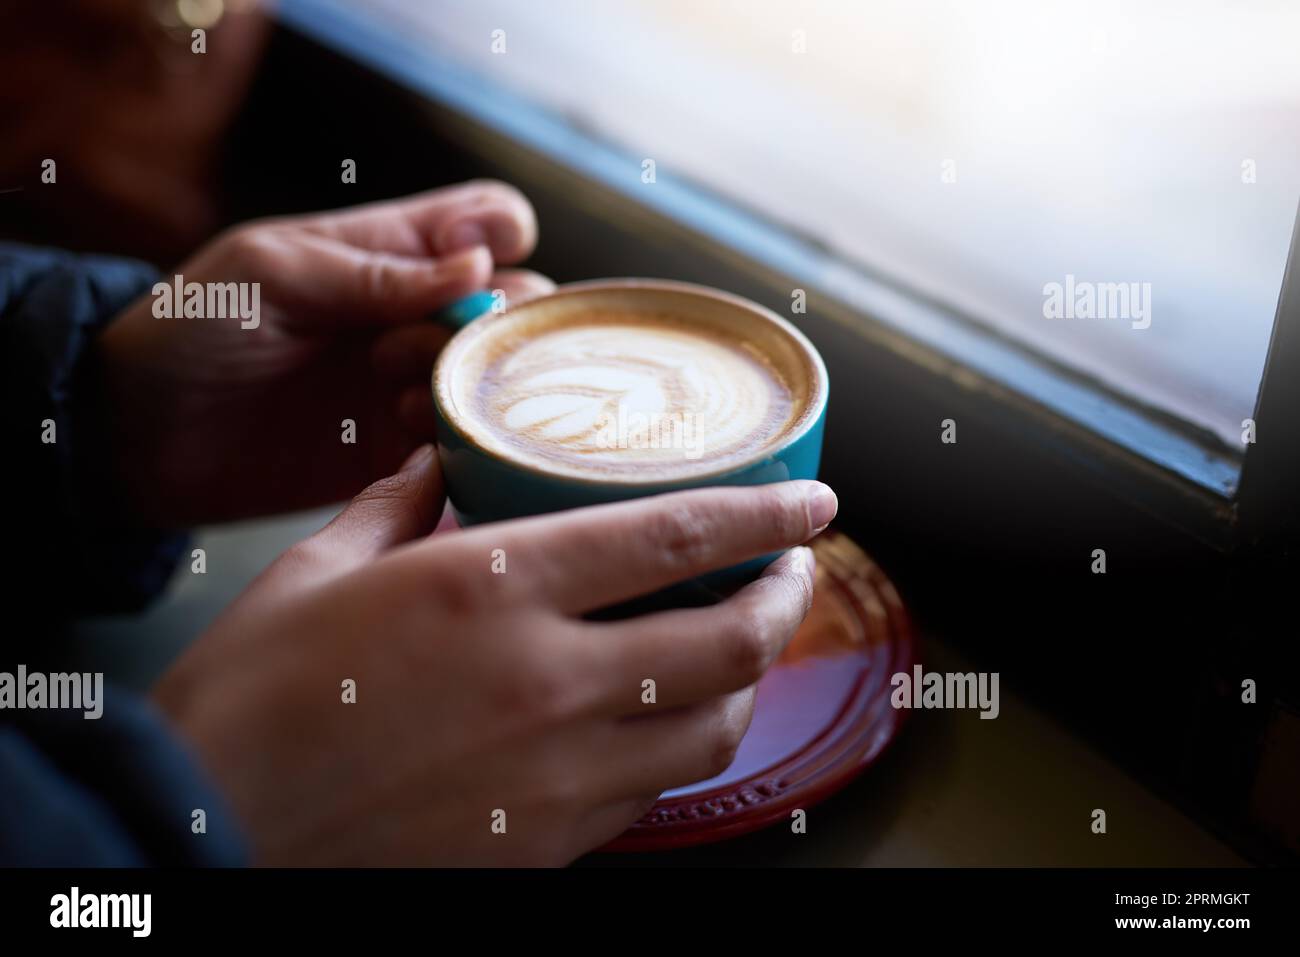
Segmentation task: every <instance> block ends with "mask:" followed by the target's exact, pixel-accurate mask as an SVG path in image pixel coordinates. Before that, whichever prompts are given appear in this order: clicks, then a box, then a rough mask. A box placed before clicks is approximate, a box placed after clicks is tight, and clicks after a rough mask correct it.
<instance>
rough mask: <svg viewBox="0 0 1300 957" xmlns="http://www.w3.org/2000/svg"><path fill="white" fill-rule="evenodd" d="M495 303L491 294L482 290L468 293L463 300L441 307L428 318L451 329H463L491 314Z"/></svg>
mask: <svg viewBox="0 0 1300 957" xmlns="http://www.w3.org/2000/svg"><path fill="white" fill-rule="evenodd" d="M495 301H496V299H495V297H494V296H493V295H492V293H491V292H489V291H488V290H486V289H483V290H480V291H479V292H475V293H470V294H469V295H468V296H466V297H465V298H464V299H457V300H456V301H455V302H453V303H451V305H448V306H443V307H442V308H441V309H439V310H438V311H437V312H435V313H433V314H432V315H430V316H429V318H430V319H432V320H433V321H434V322H440V323H442V324H443V325H444V326H451V328H453V329H464V328H465V327H466V326H468V325H469V324H470V323H471V322H473V321H474V320H475V319H477V318H478V317H479V316H481V315H484V314H485V313H488V312H491V311H492V305H493V303H494V302H495Z"/></svg>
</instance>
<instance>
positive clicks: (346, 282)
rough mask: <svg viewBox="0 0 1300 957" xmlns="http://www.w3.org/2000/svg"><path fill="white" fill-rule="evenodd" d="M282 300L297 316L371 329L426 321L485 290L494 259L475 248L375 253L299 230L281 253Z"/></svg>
mask: <svg viewBox="0 0 1300 957" xmlns="http://www.w3.org/2000/svg"><path fill="white" fill-rule="evenodd" d="M276 262H277V267H278V268H279V270H280V275H279V276H278V281H277V290H278V295H279V298H280V300H281V305H283V306H284V307H285V312H286V314H287V315H288V316H290V317H309V319H310V321H311V322H312V323H313V326H314V328H316V329H319V328H320V326H321V325H322V324H323V325H333V326H338V327H348V326H352V327H366V326H373V325H395V324H397V323H403V322H411V321H414V320H417V319H423V318H424V317H425V316H427V315H428V314H429V313H430V312H433V311H435V310H437V309H440V308H442V307H443V306H446V305H448V304H449V303H452V302H454V301H456V300H457V299H460V298H462V297H464V296H467V295H469V294H470V293H472V292H477V291H478V290H480V289H482V288H483V287H484V286H485V285H486V284H487V281H488V279H489V278H490V277H491V275H492V257H491V255H490V254H489V253H488V250H487V249H486V248H485V247H483V246H476V247H474V248H472V249H467V250H465V251H463V252H459V253H454V254H452V255H450V256H446V257H444V258H442V259H418V258H414V257H408V256H401V255H397V254H394V253H387V252H372V251H370V250H365V249H359V248H357V247H355V246H348V245H344V244H342V243H338V242H334V241H333V240H329V239H325V238H323V237H320V236H312V235H306V234H304V235H298V236H296V237H294V244H293V248H292V249H291V250H283V249H282V250H280V251H279V255H278V256H277V258H276Z"/></svg>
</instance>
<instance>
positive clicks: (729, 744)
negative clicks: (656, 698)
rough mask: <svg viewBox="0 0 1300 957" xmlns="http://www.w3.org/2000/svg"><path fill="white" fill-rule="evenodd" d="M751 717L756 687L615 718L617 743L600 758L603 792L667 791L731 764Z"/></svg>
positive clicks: (624, 795)
mask: <svg viewBox="0 0 1300 957" xmlns="http://www.w3.org/2000/svg"><path fill="white" fill-rule="evenodd" d="M753 716H754V689H753V688H745V689H743V690H741V691H737V692H734V693H732V694H729V695H725V696H723V697H721V698H715V699H713V700H712V701H706V702H702V703H700V704H697V705H695V706H694V707H690V708H678V709H677V710H675V711H670V712H667V713H665V714H659V715H654V716H653V717H644V718H634V719H630V720H625V721H621V722H619V725H618V728H617V729H616V731H615V732H614V740H615V741H617V742H618V743H617V746H616V747H615V748H614V749H613V752H612V753H611V754H610V755H609V756H608V757H607V758H606V760H605V761H604V762H603V764H602V767H603V768H604V770H605V771H606V773H607V775H608V777H607V779H606V784H605V786H604V787H605V790H607V791H608V792H609V793H610V794H612V795H614V796H615V797H617V798H623V799H627V798H634V797H635V796H637V795H643V794H646V793H647V792H650V791H659V792H663V791H667V790H668V789H669V788H676V787H684V786H685V785H688V784H695V783H696V782H698V781H707V780H708V779H709V778H712V777H716V776H717V775H719V774H722V773H723V772H724V771H726V770H727V768H729V767H731V764H732V762H733V761H734V760H735V759H736V752H737V751H738V750H739V749H740V742H741V740H742V739H743V738H744V737H745V732H746V731H748V730H749V723H750V721H751V719H752V718H753Z"/></svg>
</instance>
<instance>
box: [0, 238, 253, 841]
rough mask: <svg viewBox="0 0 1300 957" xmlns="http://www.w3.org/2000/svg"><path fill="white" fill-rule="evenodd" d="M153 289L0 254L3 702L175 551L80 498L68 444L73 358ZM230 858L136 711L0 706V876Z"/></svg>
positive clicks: (233, 834)
mask: <svg viewBox="0 0 1300 957" xmlns="http://www.w3.org/2000/svg"><path fill="white" fill-rule="evenodd" d="M153 280H154V272H153V270H152V269H151V268H150V267H148V266H146V265H144V264H143V263H137V262H130V261H127V260H120V259H109V258H104V257H93V256H74V255H71V254H67V253H63V252H59V251H57V250H49V249H34V248H29V247H23V246H16V245H11V244H4V243H0V440H2V441H3V443H4V448H5V464H4V468H3V469H0V494H2V495H3V498H0V501H2V502H4V504H5V511H6V536H5V550H6V552H7V553H8V555H9V557H10V558H16V559H17V561H15V562H10V563H8V564H9V568H8V569H7V570H6V571H5V572H4V601H5V617H6V622H5V625H4V627H2V628H0V681H3V680H4V678H5V677H6V675H7V676H8V680H9V688H10V690H11V692H12V691H16V693H18V694H22V693H24V689H21V688H18V689H15V688H14V684H13V683H14V679H15V678H16V676H17V673H18V665H20V664H22V665H25V666H26V668H27V669H28V670H29V671H31V670H40V669H41V668H42V665H43V664H44V663H47V662H50V661H53V660H58V655H57V654H54V655H51V654H49V651H50V646H52V645H53V644H54V642H55V641H56V639H57V631H58V623H59V621H60V619H61V618H64V617H68V616H72V615H75V614H78V613H82V612H91V611H123V610H130V609H136V608H139V607H141V606H142V605H143V604H144V603H145V602H147V601H148V600H149V599H150V598H152V597H153V596H154V595H156V594H157V593H158V592H159V591H161V589H162V588H163V586H164V585H165V584H166V582H167V579H168V577H169V576H170V574H171V571H172V569H173V567H174V565H175V562H176V559H177V558H178V557H179V555H180V554H182V553H183V551H184V549H185V547H186V542H187V540H186V538H185V536H184V535H183V534H180V533H175V532H171V533H169V532H159V531H156V530H142V529H138V528H132V527H130V525H129V524H127V523H126V522H125V521H124V520H122V519H121V518H120V517H119V516H115V515H111V514H103V513H104V511H105V510H104V509H103V508H102V507H101V508H99V509H92V508H90V507H88V506H87V505H85V504H84V503H83V500H82V496H81V494H80V493H79V489H81V488H84V483H83V482H80V481H79V473H81V472H82V470H84V469H86V468H87V467H88V465H89V463H87V462H86V461H85V458H86V455H87V451H88V449H89V448H90V447H91V446H92V443H91V442H90V441H89V437H88V436H85V435H78V427H79V423H81V422H83V421H88V419H87V418H86V417H85V416H84V415H83V414H82V406H84V403H85V402H87V401H88V397H87V395H86V394H84V392H85V390H84V389H83V390H82V392H80V393H79V386H81V385H82V383H83V382H85V381H87V379H86V377H85V365H86V362H85V360H86V357H87V355H88V353H89V350H90V347H91V345H92V344H93V342H94V339H95V336H96V335H97V334H98V332H99V331H100V330H101V329H103V328H104V327H105V326H106V325H107V324H108V323H109V322H110V321H111V320H112V318H113V317H114V316H115V315H117V314H118V313H119V312H120V311H121V310H122V309H123V308H124V307H125V306H126V305H127V304H129V303H130V302H131V301H133V300H134V299H136V298H137V297H138V296H140V295H142V294H144V293H146V292H148V291H149V288H150V286H151V284H152V282H153ZM79 404H80V405H79ZM50 438H53V441H49V439H50ZM195 811H202V812H203V814H202V815H197V816H196V815H195V813H194V812H195ZM196 820H202V821H203V824H204V827H203V828H201V829H200V828H198V827H197V826H196V825H195V821H196ZM243 858H244V848H243V844H242V840H241V837H240V835H239V833H238V830H237V828H236V827H235V826H234V824H233V822H232V820H231V819H230V817H229V815H228V814H227V813H226V812H225V811H224V810H223V806H222V800H221V798H220V796H219V795H218V794H217V793H216V792H215V790H213V789H212V787H211V786H210V785H209V784H208V783H207V782H206V781H205V780H204V778H203V775H202V773H201V772H200V771H199V769H198V768H197V766H196V765H195V764H194V763H193V762H192V761H191V760H190V758H189V757H188V756H187V755H186V753H185V752H184V749H183V748H182V747H181V745H180V743H179V742H178V741H177V740H176V739H175V738H174V737H173V736H172V735H171V733H170V732H169V731H168V729H167V728H166V726H165V725H164V723H163V722H162V720H161V719H160V717H159V716H158V715H157V714H156V713H155V712H154V710H153V709H152V708H151V707H150V706H149V705H148V704H147V703H146V702H144V701H141V700H140V699H138V698H132V697H131V696H129V695H127V694H125V693H117V692H111V691H109V692H106V693H105V694H104V702H103V709H102V715H101V716H100V717H99V718H97V719H92V720H87V719H85V717H84V715H83V712H82V711H80V710H55V709H35V710H19V709H17V708H16V707H15V706H14V702H13V694H10V695H9V696H8V697H7V699H6V698H5V697H3V696H0V866H4V865H40V866H61V865H88V866H103V865H127V866H130V865H142V864H157V865H172V864H235V863H239V862H241V861H242V860H243Z"/></svg>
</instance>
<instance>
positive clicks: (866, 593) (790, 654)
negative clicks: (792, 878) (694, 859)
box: [601, 531, 915, 851]
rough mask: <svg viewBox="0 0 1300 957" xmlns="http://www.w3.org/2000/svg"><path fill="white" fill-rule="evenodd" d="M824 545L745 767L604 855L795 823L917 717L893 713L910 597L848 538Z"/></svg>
mask: <svg viewBox="0 0 1300 957" xmlns="http://www.w3.org/2000/svg"><path fill="white" fill-rule="evenodd" d="M813 550H814V552H815V553H816V555H817V581H816V593H815V595H814V598H813V607H812V611H811V612H810V613H809V615H808V618H807V620H806V621H805V622H804V623H803V626H802V627H801V628H800V629H799V632H798V634H796V635H795V637H794V640H793V641H791V642H790V645H789V647H787V648H786V650H785V653H784V654H783V655H782V656H781V658H780V659H779V660H778V661H777V663H776V664H775V665H774V666H773V667H772V668H771V670H770V671H768V673H767V674H766V675H765V676H764V677H763V680H762V681H761V682H759V685H758V696H757V698H756V699H755V705H754V720H753V723H752V724H751V725H750V728H749V732H748V733H747V734H746V735H745V740H744V741H743V742H741V745H740V750H739V752H738V753H737V755H736V760H735V762H734V763H733V764H732V765H731V767H730V768H728V769H727V770H726V771H725V772H723V773H722V774H720V775H718V776H717V777H714V778H710V779H709V780H707V781H700V782H699V783H697V784H692V785H689V786H687V787H683V788H676V789H674V790H672V791H665V792H664V794H663V795H662V796H661V797H660V798H659V801H658V802H657V803H656V804H655V806H654V807H653V808H652V809H651V810H650V812H649V813H648V814H646V816H645V817H643V818H642V819H641V820H640V821H638V822H637V823H636V824H634V825H632V827H631V828H629V829H628V830H627V831H626V832H624V833H623V834H622V835H621V836H620V837H618V838H615V839H614V841H612V842H611V843H609V844H607V845H605V846H604V847H603V848H601V850H602V851H660V850H667V849H669V848H674V847H689V846H691V845H695V844H708V843H712V842H714V841H722V840H726V839H728V838H732V837H738V836H739V835H741V834H748V833H750V832H751V831H756V830H759V829H760V828H764V827H767V826H768V825H771V824H775V823H777V822H778V821H784V822H788V821H790V819H791V818H790V815H791V812H792V811H793V810H795V809H796V808H805V809H806V808H809V807H811V806H812V805H814V804H816V803H817V802H819V801H822V800H825V799H826V798H828V797H830V796H831V795H832V794H834V793H835V792H836V791H838V790H840V789H841V788H843V787H844V786H845V785H846V784H848V783H849V782H850V781H851V780H852V779H853V778H855V777H856V776H857V775H859V774H861V773H862V771H864V770H865V769H866V768H867V767H869V766H870V765H871V764H872V763H873V762H874V761H875V760H876V759H877V758H878V757H880V755H881V753H882V752H883V751H884V750H885V747H886V746H887V745H888V744H889V743H890V742H891V741H892V740H893V739H894V738H895V736H896V735H897V734H898V730H899V728H900V726H901V725H902V722H903V718H904V716H905V715H906V714H907V711H905V710H896V709H895V708H893V707H891V706H890V704H889V696H890V692H891V690H892V688H891V685H890V678H891V677H892V676H893V675H894V674H896V673H898V672H900V671H902V672H908V673H910V672H911V670H912V665H913V664H914V662H915V649H914V639H913V636H912V629H911V625H910V623H909V622H908V618H907V613H906V612H905V611H904V609H903V604H902V602H901V601H900V600H899V597H898V593H897V592H896V591H895V590H894V586H893V585H892V584H890V582H889V579H887V578H886V577H885V575H884V573H883V572H881V571H880V569H879V568H878V567H877V566H876V564H875V563H874V562H873V561H872V560H871V559H870V558H868V557H867V556H866V554H865V553H864V552H863V551H862V549H860V548H858V546H857V545H855V544H854V543H853V542H852V541H851V540H850V539H849V538H848V537H847V536H845V535H841V534H840V533H839V532H835V531H826V532H823V533H822V534H821V535H820V536H818V537H817V539H816V540H815V541H814V542H813Z"/></svg>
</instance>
